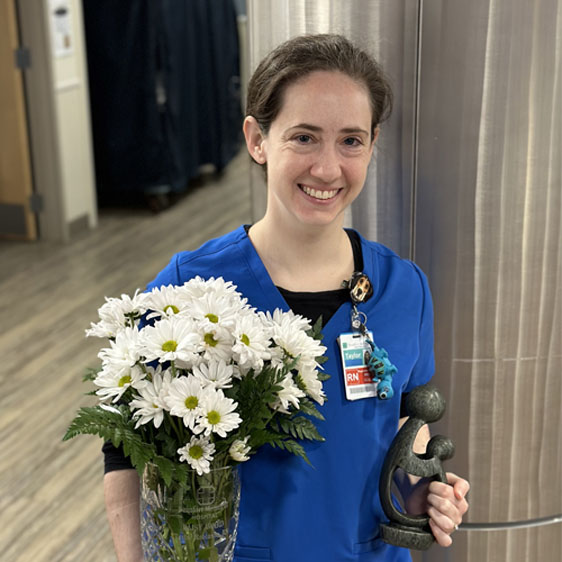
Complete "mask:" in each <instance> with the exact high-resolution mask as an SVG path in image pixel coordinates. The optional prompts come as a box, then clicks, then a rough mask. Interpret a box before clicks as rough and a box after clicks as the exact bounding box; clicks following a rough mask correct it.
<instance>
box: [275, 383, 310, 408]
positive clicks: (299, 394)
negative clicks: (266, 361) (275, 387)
mask: <svg viewBox="0 0 562 562" xmlns="http://www.w3.org/2000/svg"><path fill="white" fill-rule="evenodd" d="M280 386H281V387H282V389H281V390H280V391H279V392H278V393H277V400H276V402H275V403H274V404H272V408H273V409H274V410H276V411H278V412H283V413H285V414H288V413H289V405H290V404H292V405H293V406H294V407H295V408H297V409H298V407H299V398H304V397H305V396H306V394H305V393H304V392H303V391H302V390H301V389H300V388H299V387H298V386H297V385H296V384H295V381H294V380H293V377H292V376H291V375H290V374H289V375H287V376H286V377H285V378H284V379H283V380H282V381H281V384H280Z"/></svg>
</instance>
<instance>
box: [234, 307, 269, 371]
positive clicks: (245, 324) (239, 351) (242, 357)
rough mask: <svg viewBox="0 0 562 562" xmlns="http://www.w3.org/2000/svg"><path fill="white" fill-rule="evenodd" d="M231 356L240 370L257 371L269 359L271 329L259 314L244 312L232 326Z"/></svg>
mask: <svg viewBox="0 0 562 562" xmlns="http://www.w3.org/2000/svg"><path fill="white" fill-rule="evenodd" d="M234 337H235V343H234V345H233V346H232V354H233V358H234V360H235V361H236V363H237V364H238V365H239V367H240V368H241V369H242V370H246V371H248V370H250V369H253V370H254V371H256V372H259V371H261V370H262V369H263V364H264V361H266V360H268V359H271V352H270V350H269V346H270V343H271V330H270V328H269V326H267V325H266V324H265V323H264V322H263V321H262V320H261V319H260V317H259V316H257V315H254V314H244V315H242V317H240V318H239V320H238V321H237V322H236V325H235V326H234Z"/></svg>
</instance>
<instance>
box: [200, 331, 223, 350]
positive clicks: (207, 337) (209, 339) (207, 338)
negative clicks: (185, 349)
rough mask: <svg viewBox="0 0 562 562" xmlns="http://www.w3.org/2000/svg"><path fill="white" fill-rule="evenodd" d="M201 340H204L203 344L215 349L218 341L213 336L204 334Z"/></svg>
mask: <svg viewBox="0 0 562 562" xmlns="http://www.w3.org/2000/svg"><path fill="white" fill-rule="evenodd" d="M203 339H204V340H205V343H206V344H207V345H210V346H211V347H215V346H216V345H217V343H219V340H216V339H215V336H214V334H211V333H209V334H205V335H204V336H203Z"/></svg>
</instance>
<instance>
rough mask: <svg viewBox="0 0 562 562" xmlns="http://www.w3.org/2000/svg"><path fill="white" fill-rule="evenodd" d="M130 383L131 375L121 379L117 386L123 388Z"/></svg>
mask: <svg viewBox="0 0 562 562" xmlns="http://www.w3.org/2000/svg"><path fill="white" fill-rule="evenodd" d="M130 382H131V375H124V376H122V377H121V378H120V379H119V382H118V383H117V386H119V387H120V388H123V387H124V386H125V385H126V384H129V383H130Z"/></svg>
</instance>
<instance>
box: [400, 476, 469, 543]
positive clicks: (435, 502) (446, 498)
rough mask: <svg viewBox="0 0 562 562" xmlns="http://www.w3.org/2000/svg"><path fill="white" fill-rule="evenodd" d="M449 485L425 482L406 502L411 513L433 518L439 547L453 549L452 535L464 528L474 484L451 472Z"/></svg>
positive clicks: (431, 519)
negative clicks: (464, 518)
mask: <svg viewBox="0 0 562 562" xmlns="http://www.w3.org/2000/svg"><path fill="white" fill-rule="evenodd" d="M446 476H447V482H448V483H447V484H445V483H444V482H436V481H433V482H427V481H421V482H419V484H418V485H417V486H415V487H414V488H413V489H412V492H411V495H410V497H409V498H408V500H407V502H406V509H407V511H408V513H413V514H421V513H427V514H428V515H429V526H430V527H431V531H432V533H433V535H434V537H435V540H436V541H437V543H438V544H439V545H441V546H450V545H451V544H452V542H453V540H452V538H451V536H450V535H451V534H452V533H453V532H454V531H455V530H456V529H457V526H458V525H460V524H461V522H462V517H463V515H464V514H465V513H466V512H467V510H468V502H467V501H466V494H467V493H468V491H469V489H470V484H469V483H468V482H467V481H466V480H465V479H464V478H461V477H460V476H457V475H456V474H453V473H452V472H447V474H446Z"/></svg>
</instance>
